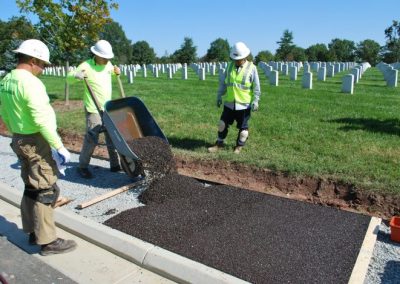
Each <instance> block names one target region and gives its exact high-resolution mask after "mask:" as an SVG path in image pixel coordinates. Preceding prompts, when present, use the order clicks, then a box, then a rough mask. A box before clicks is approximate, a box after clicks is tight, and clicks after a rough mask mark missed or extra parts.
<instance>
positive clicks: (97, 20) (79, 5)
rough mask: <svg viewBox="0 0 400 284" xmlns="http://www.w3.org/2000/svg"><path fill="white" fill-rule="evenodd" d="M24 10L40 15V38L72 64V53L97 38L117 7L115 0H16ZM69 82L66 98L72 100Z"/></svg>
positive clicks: (67, 66) (59, 56)
mask: <svg viewBox="0 0 400 284" xmlns="http://www.w3.org/2000/svg"><path fill="white" fill-rule="evenodd" d="M16 2H17V5H18V6H19V7H20V9H21V12H24V13H33V14H35V15H37V16H38V18H39V23H38V24H37V27H38V28H39V32H40V35H41V39H42V40H43V41H44V42H46V43H47V44H48V45H49V46H50V48H51V49H52V54H56V55H58V56H57V57H58V58H59V59H60V60H64V62H66V69H68V68H69V61H70V58H71V56H72V55H73V53H74V52H76V51H81V50H82V49H87V47H88V46H89V45H90V44H92V43H93V42H94V41H96V40H97V39H98V36H99V31H102V29H103V27H104V25H105V24H106V23H108V22H110V21H111V19H110V9H113V8H115V9H118V4H116V3H113V2H114V0H110V3H108V1H107V0H98V1H93V0H63V1H53V0H40V1H39V0H16ZM68 97H69V91H68V84H67V83H66V85H65V100H66V104H68V100H69V98H68Z"/></svg>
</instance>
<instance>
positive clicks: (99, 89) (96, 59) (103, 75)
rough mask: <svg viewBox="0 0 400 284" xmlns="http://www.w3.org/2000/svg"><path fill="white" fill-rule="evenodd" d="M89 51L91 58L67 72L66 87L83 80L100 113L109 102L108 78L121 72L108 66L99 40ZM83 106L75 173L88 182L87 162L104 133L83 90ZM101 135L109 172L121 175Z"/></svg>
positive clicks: (106, 46)
mask: <svg viewBox="0 0 400 284" xmlns="http://www.w3.org/2000/svg"><path fill="white" fill-rule="evenodd" d="M90 51H91V52H92V53H93V57H92V58H90V59H88V60H86V61H84V62H82V63H81V64H80V65H79V66H78V67H77V68H76V70H71V71H70V72H68V75H67V80H68V82H69V83H74V82H76V81H77V80H83V79H84V78H86V79H87V82H88V84H89V85H90V87H91V88H92V90H93V93H94V94H95V96H96V98H97V100H98V102H99V104H100V106H99V107H100V109H101V110H104V105H105V103H106V102H107V101H109V100H111V95H112V80H111V77H112V76H114V75H120V74H121V71H120V69H119V68H118V67H117V66H113V65H112V64H111V62H110V59H112V58H113V57H114V53H113V51H112V47H111V44H110V43H109V42H108V41H106V40H99V41H98V42H96V44H95V45H94V46H92V47H91V48H90ZM83 102H84V105H85V116H86V135H85V138H84V141H83V146H82V150H81V153H80V156H79V166H78V168H77V171H78V174H79V175H80V176H81V177H82V178H85V179H90V178H93V174H92V173H91V171H90V170H89V163H90V159H91V157H92V155H93V152H94V149H95V148H96V145H97V144H98V139H99V134H100V133H101V132H102V131H104V129H103V127H102V119H101V116H100V114H99V112H98V111H97V108H96V105H95V102H93V99H92V98H91V96H90V93H89V91H88V89H87V88H86V87H85V93H84V95H83ZM104 134H105V138H106V144H107V150H108V155H109V158H110V170H111V171H112V172H119V171H121V165H120V161H119V156H118V153H117V151H116V149H115V147H114V145H113V143H112V141H111V139H110V137H109V135H108V133H107V131H105V132H104Z"/></svg>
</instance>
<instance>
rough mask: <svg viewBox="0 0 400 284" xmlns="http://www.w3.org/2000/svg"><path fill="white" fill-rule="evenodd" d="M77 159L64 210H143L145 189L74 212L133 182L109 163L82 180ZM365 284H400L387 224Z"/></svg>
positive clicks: (4, 151) (9, 180)
mask: <svg viewBox="0 0 400 284" xmlns="http://www.w3.org/2000/svg"><path fill="white" fill-rule="evenodd" d="M10 142H11V139H10V138H8V137H4V136H0V159H1V164H0V173H1V174H0V182H2V183H5V184H8V185H9V186H11V187H13V188H15V189H16V190H18V191H21V192H22V191H23V183H22V180H21V178H20V170H19V163H18V159H17V157H16V155H15V154H14V153H13V152H12V150H11V148H10V146H9V144H10ZM78 158H79V156H78V155H77V154H72V157H71V163H70V164H69V167H68V169H67V170H66V176H64V177H60V179H59V181H58V185H59V186H60V188H61V194H62V196H65V197H69V198H72V199H74V200H73V201H72V202H71V203H69V204H67V205H65V206H64V208H67V209H70V210H71V211H73V212H75V213H76V214H78V215H81V216H83V217H86V218H90V219H91V220H94V221H96V222H99V223H103V222H104V221H105V220H107V219H109V218H111V217H113V216H115V215H117V214H119V213H120V212H122V211H125V210H127V209H131V208H135V207H138V206H143V204H141V203H140V202H139V201H138V196H139V195H140V193H141V192H142V191H143V190H145V187H146V186H145V185H144V186H141V187H138V188H136V189H134V190H129V191H127V192H124V193H120V194H118V195H116V196H114V197H111V198H109V199H106V200H103V201H101V202H99V203H96V204H94V205H92V206H89V207H87V208H84V209H77V208H76V207H77V206H78V205H79V204H81V203H83V202H86V201H89V200H91V199H93V198H95V197H98V196H100V195H102V194H104V193H107V192H109V191H112V190H114V189H117V188H119V187H121V186H124V185H127V184H130V183H132V182H133V180H132V179H131V178H129V177H128V176H127V175H126V174H125V173H124V172H119V173H112V172H110V171H109V162H108V161H106V160H101V159H92V161H91V167H90V169H91V170H92V171H93V174H94V175H95V178H94V179H91V180H85V179H82V178H80V177H79V175H78V174H77V172H76V166H77V165H78ZM138 222H140V220H138ZM364 283H365V284H375V283H400V244H399V243H395V242H393V241H391V240H390V227H389V226H388V224H387V223H386V222H382V223H381V225H380V230H379V233H378V237H377V241H376V244H375V248H374V252H373V257H372V259H371V262H370V264H369V269H368V274H367V277H366V279H365V282H364Z"/></svg>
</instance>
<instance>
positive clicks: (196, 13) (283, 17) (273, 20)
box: [0, 0, 400, 56]
mask: <svg viewBox="0 0 400 284" xmlns="http://www.w3.org/2000/svg"><path fill="white" fill-rule="evenodd" d="M115 2H117V3H118V4H119V9H118V10H112V12H111V17H112V18H113V19H114V21H116V22H118V23H119V24H120V25H121V26H122V28H123V30H124V31H125V34H126V36H127V38H128V39H130V40H131V41H132V42H133V43H134V42H137V41H140V40H145V41H147V42H148V43H149V44H150V46H151V47H153V48H154V50H155V52H156V53H157V55H158V56H163V55H164V54H165V53H168V54H171V53H173V52H174V51H175V50H177V49H179V48H180V46H181V44H182V43H183V39H184V37H190V38H192V40H193V43H194V45H195V46H196V47H197V55H198V56H203V55H204V54H206V52H207V49H208V48H209V47H210V43H211V42H213V41H214V40H216V39H217V38H223V39H227V40H228V42H229V43H230V45H233V43H235V42H236V41H243V42H245V43H246V44H247V45H248V46H249V48H250V49H251V51H252V53H253V55H256V54H257V53H258V52H259V51H261V50H269V51H271V52H272V53H275V51H276V49H277V47H278V45H277V43H276V42H277V41H279V40H280V38H281V37H282V35H283V31H284V30H285V29H288V30H289V31H291V32H292V33H293V42H294V44H296V45H297V46H300V47H303V48H307V47H309V46H310V45H312V44H316V43H324V44H328V43H329V42H330V41H331V40H332V39H334V38H339V39H348V40H352V41H354V42H355V43H358V42H360V41H362V40H365V39H372V40H375V41H377V42H378V43H379V44H380V45H384V44H385V34H384V30H385V29H386V28H387V27H389V26H390V25H391V24H392V21H393V20H400V13H399V11H400V10H399V7H400V5H399V0H380V1H377V0H335V1H324V0H303V1H300V0H286V1H277V0H275V1H268V0H252V1H245V0H241V1H239V0H229V1H228V0H202V1H200V0H197V1H194V0H141V1H137V0H117V1H115ZM0 3H1V9H0V19H1V20H3V21H6V20H8V19H9V18H11V17H12V16H19V15H20V13H19V9H18V8H17V6H16V4H15V1H12V0H0ZM32 19H33V18H32Z"/></svg>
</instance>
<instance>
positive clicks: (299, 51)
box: [288, 46, 307, 62]
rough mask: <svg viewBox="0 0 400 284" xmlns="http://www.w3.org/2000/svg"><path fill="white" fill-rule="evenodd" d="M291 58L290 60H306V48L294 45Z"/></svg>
mask: <svg viewBox="0 0 400 284" xmlns="http://www.w3.org/2000/svg"><path fill="white" fill-rule="evenodd" d="M288 57H289V59H288V60H290V61H299V62H300V61H306V60H307V57H306V53H305V49H304V48H302V47H298V46H295V47H293V49H292V51H291V52H290V54H289V56H288Z"/></svg>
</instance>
